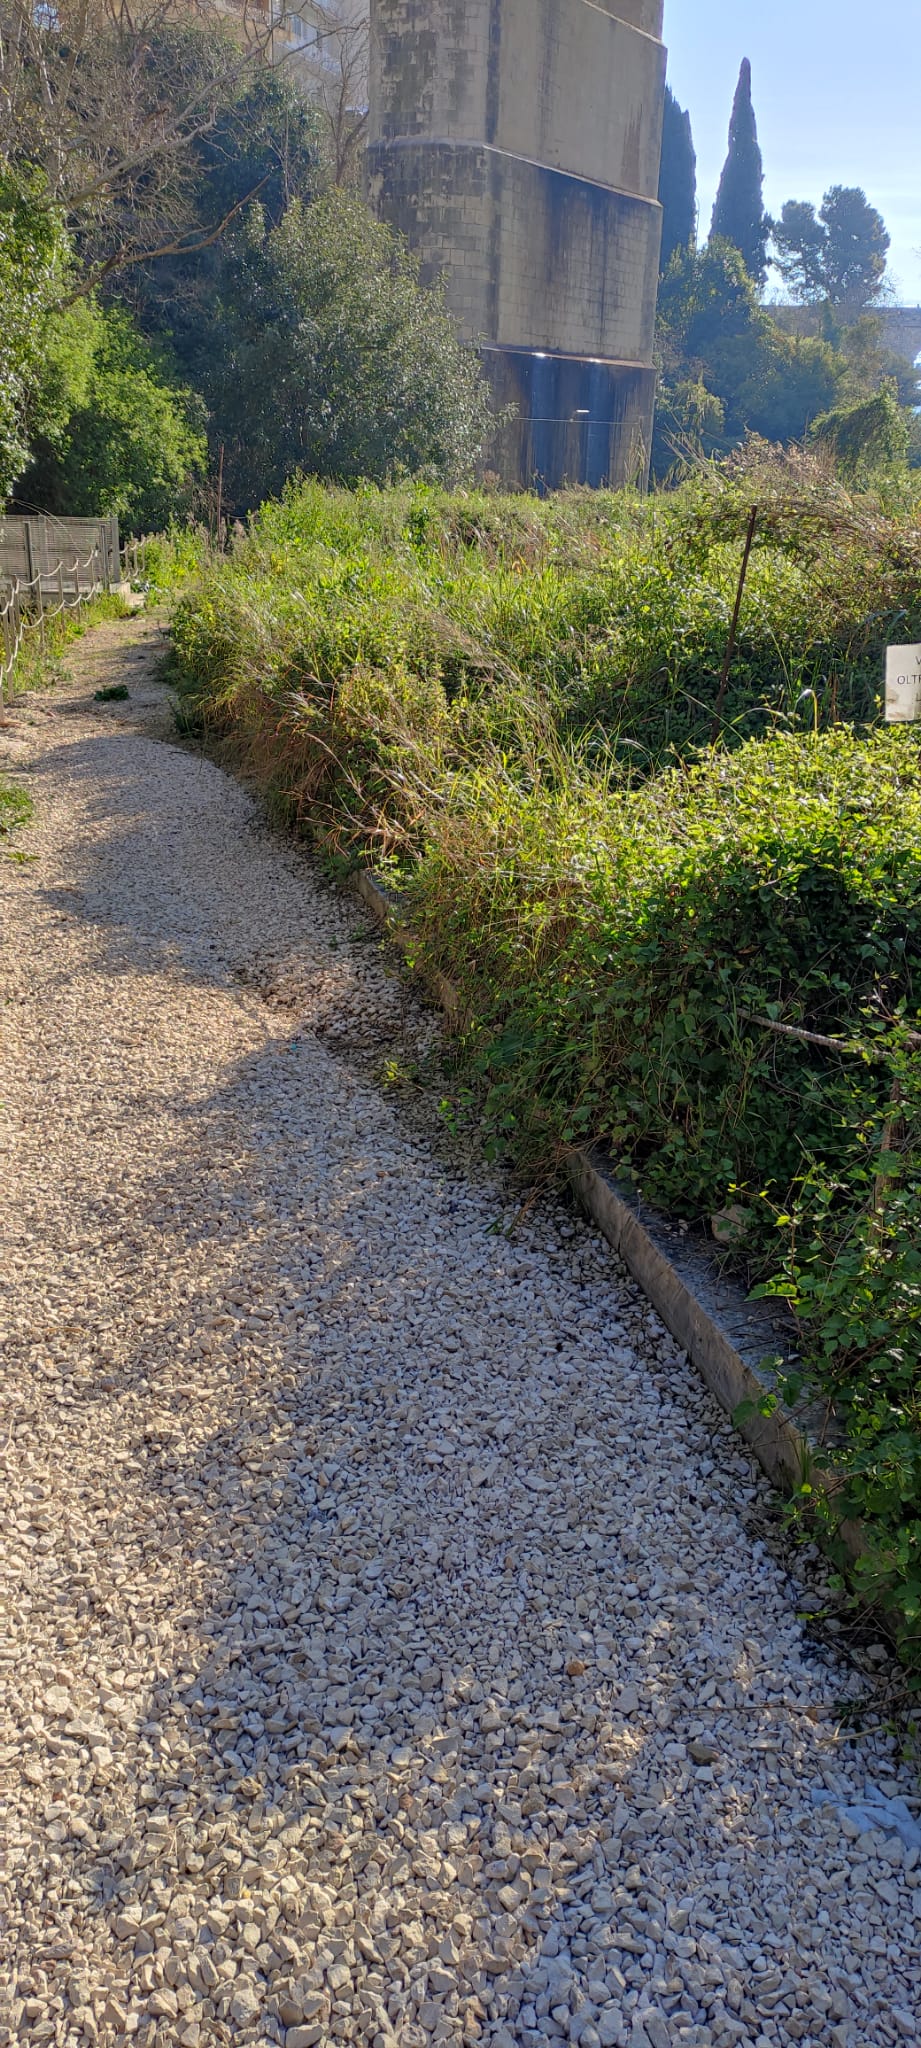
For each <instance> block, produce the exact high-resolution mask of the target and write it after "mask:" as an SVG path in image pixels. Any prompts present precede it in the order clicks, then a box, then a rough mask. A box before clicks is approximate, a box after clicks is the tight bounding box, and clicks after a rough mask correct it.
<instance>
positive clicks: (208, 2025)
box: [0, 621, 921, 2048]
mask: <svg viewBox="0 0 921 2048" xmlns="http://www.w3.org/2000/svg"><path fill="white" fill-rule="evenodd" d="M156 647H157V636H156V631H155V629H154V628H153V627H152V625H151V623H150V622H149V621H140V622H134V623H131V624H125V625H117V626H109V627H106V628H104V629H101V630H100V632H98V633H97V634H96V635H95V636H93V638H92V639H90V640H88V641H87V642H86V643H85V644H84V645H83V646H82V647H81V648H80V650H79V651H78V652H77V654H76V655H74V656H72V657H71V666H72V676H71V680H70V682H69V683H68V682H65V684H64V685H63V686H62V687H60V688H58V689H57V691H56V692H55V693H54V694H52V695H46V696H33V697H30V698H28V699H25V700H20V702H19V703H17V704H16V705H15V706H14V708H13V710H12V712H11V713H10V714H9V719H8V723H7V724H5V725H4V727H3V729H2V730H0V749H2V754H0V766H3V767H5V768H6V769H12V770H15V771H18V772H21V773H23V774H24V775H25V778H26V782H27V786H28V787H29V788H30V789H31V790H32V792H33V793H34V796H35V798H36V803H37V817H36V823H35V825H34V827H33V828H32V829H31V830H30V831H28V832H27V833H26V834H24V835H23V837H22V838H21V840H20V841H19V842H18V843H19V845H20V846H21V847H22V848H23V850H25V851H27V852H28V853H29V854H35V855H37V856H38V858H37V859H36V860H34V861H33V860H28V861H26V862H24V863H21V864H15V865H14V864H12V863H10V862H9V861H0V905H2V918H3V1006H2V1013H0V1014H2V1019H3V1076H2V1081H0V1136H2V1142H3V1148H4V1154H5V1161H6V1163H5V1167H4V1172H3V1201H2V1209H0V1237H2V1239H3V1244H4V1250H3V1257H2V1268H0V1284H2V1291H3V1296H4V1311H3V1328H4V1332H5V1336H4V1345H5V1366H4V1377H3V1382H2V1410H3V1412H2V1418H0V1457H2V1477H0V1491H2V1500H3V1515H2V1528H0V1549H2V1572H3V1588H4V1595H5V1605H6V1609H7V1625H6V1635H5V1639H4V1648H3V1652H2V1709H0V1712H2V1722H0V1782H2V1796H3V1803H4V1809H5V1820H4V1835H5V1852H6V1855H5V1867H4V1872H3V1875H2V1877H0V1913H2V1920H0V1949H2V1954H3V1957H4V1959H5V1960H4V1962H3V1964H2V1967H0V1984H2V1990H0V2043H11V2042H28V2043H35V2044H39V2043H45V2042H49V2043H55V2044H61V2048H64V2044H67V2048H70V2044H74V2048H78V2044H84V2043H98V2044H109V2043H121V2042H133V2043H137V2044H144V2048H154V2044H157V2048H160V2044H162V2048H167V2044H169V2048H172V2044H177V2048H212V2044H215V2043H224V2042H229V2043H234V2044H241V2048H242V2044H249V2043H252V2044H254V2048H266V2044H269V2043H285V2044H286V2048H313V2044H315V2043H316V2044H327V2043H333V2042H339V2041H344V2042H360V2043H369V2044H376V2048H392V2044H398V2048H422V2044H424V2043H429V2042H431V2043H446V2044H447V2043H452V2044H453V2043H457V2044H460V2043H471V2044H473V2043H481V2044H484V2048H487V2044H492V2048H519V2044H522V2048H543V2044H544V2043H546V2042H564V2043H565V2042H575V2043H579V2044H581V2048H678V2044H681V2048H729V2044H733V2043H745V2044H752V2048H785V2044H787V2043H794V2042H795V2043H798V2044H800V2048H810V2044H813V2048H877V2044H879V2048H883V2044H888V2043H892V2042H897V2041H898V2042H901V2041H909V2042H910V2041H912V2040H914V2039H917V2038H918V2034H919V2019H918V2015H919V2012H921V1964H919V1933H921V1883H919V1880H921V1869H919V1866H918V1856H917V1851H916V1850H909V1849H905V1847H904V1846H903V1844H902V1843H901V1842H900V1841H899V1839H898V1837H890V1836H887V1835H885V1834H883V1833H881V1832H878V1831H870V1832H869V1833H867V1834H860V1835H855V1834H854V1831H853V1829H851V1830H850V1832H849V1831H848V1826H847V1822H846V1819H842V1816H841V1813H840V1811H839V1807H840V1804H841V1803H842V1802H843V1804H844V1805H847V1804H848V1803H858V1802H859V1798H860V1796H861V1795H862V1793H863V1788H864V1784H865V1781H866V1779H867V1777H868V1776H869V1777H871V1778H872V1779H873V1781H874V1782H875V1783H877V1784H879V1783H881V1784H882V1785H883V1786H884V1787H886V1788H889V1789H890V1790H891V1791H892V1792H893V1793H895V1792H901V1793H902V1794H903V1795H904V1796H905V1797H906V1798H907V1800H908V1802H909V1805H910V1807H911V1810H912V1812H913V1813H915V1814H916V1813H917V1811H918V1804H917V1798H916V1793H917V1784H916V1781H915V1776H914V1773H913V1772H912V1771H911V1769H910V1768H908V1767H907V1766H904V1765H903V1764H902V1763H901V1761H900V1757H899V1753H898V1751H897V1749H896V1747H895V1745H894V1743H893V1741H892V1739H891V1738H890V1737H889V1736H888V1735H886V1734H884V1733H882V1732H874V1733H872V1734H871V1735H869V1736H867V1737H866V1738H865V1739H864V1740H863V1742H862V1743H859V1744H857V1745H855V1744H854V1743H853V1742H850V1741H848V1740H846V1739H845V1738H844V1737H842V1735H841V1732H840V1728H839V1719H838V1716H839V1708H840V1703H841V1701H842V1698H844V1697H845V1696H847V1695H848V1694H849V1693H851V1692H853V1691H854V1689H855V1685H856V1684H857V1682H858V1681H857V1679H856V1678H855V1675H854V1674H853V1673H852V1672H851V1671H850V1670H849V1669H848V1667H847V1665H846V1664H844V1663H840V1662H838V1661H836V1659H835V1657H834V1656H833V1655H832V1653H831V1652H830V1651H828V1650H825V1649H823V1648H822V1647H821V1646H820V1645H818V1644H817V1643H816V1642H814V1641H812V1640H810V1637H809V1636H808V1634H807V1633H806V1632H805V1631H804V1627H803V1625H802V1624H801V1621H800V1619H799V1618H798V1612H797V1600H798V1590H797V1585H796V1583H795V1581H794V1579H793V1577H792V1576H791V1574H792V1572H793V1570H794V1568H795V1556H794V1554H793V1553H792V1552H791V1556H790V1560H789V1561H788V1565H787V1567H786V1568H785V1566H784V1563H783V1556H782V1554H781V1555H778V1554H775V1551H774V1550H773V1549H769V1548H767V1547H766V1546H765V1544H764V1542H762V1541H761V1540H760V1539H759V1537H758V1535H757V1533H756V1532H757V1529H758V1526H759V1522H758V1517H759V1515H760V1516H761V1518H762V1521H763V1518H764V1514H765V1508H766V1503H767V1491H766V1488H765V1487H764V1485H763V1482H762V1481H761V1479H760V1478H759V1477H758V1476H757V1475H756V1474H755V1473H753V1471H752V1469H751V1465H750V1462H749V1459H748V1457H747V1456H746V1453H745V1451H744V1448H743V1447H742V1446H741V1445H740V1443H739V1442H738V1440H737V1439H736V1438H735V1437H734V1436H733V1434H732V1432H731V1430H730V1428H729V1426H728V1425H727V1423H726V1422H725V1421H724V1419H723V1418H722V1417H721V1416H720V1415H719V1414H718V1413H717V1411H716V1410H715V1408H714V1407H713V1406H712V1404H711V1403H710V1401H709V1399H708V1397H707V1396H706V1395H705V1394H704V1392H703V1391H702V1389H701V1386H700V1384H699V1382H698V1380H697V1378H696V1377H695V1375H694V1373H693V1371H692V1369H691V1368H690V1367H689V1366H688V1364H687V1361H686V1360H685V1359H684V1357H683V1356H682V1355H681V1353H680V1352H679V1351H678V1349H677V1347H676V1345H675V1344H674V1342H673V1341H672V1339H671V1338H670V1337H669V1336H668V1335H667V1333H666V1332H665V1330H664V1328H663V1327H662V1325H661V1323H660V1322H659V1321H658V1320H657V1318H656V1316H655V1315H654V1314H653V1313H652V1312H651V1310H650V1309H649V1307H648V1306H647V1305H646V1304H645V1303H644V1301H643V1300H642V1298H641V1297H640V1296H639V1294H638V1292H637V1290H636V1289H635V1287H634V1286H633V1285H632V1283H631V1282H630V1281H629V1280H628V1279H627V1278H626V1277H625V1275H624V1273H623V1271H622V1269H621V1268H620V1267H619V1266H618V1264H617V1262H616V1261H615V1260H614V1258H613V1256H612V1255H611V1253H610V1251H609V1250H608V1248H607V1247H606V1246H605V1245H604V1244H603V1243H602V1242H601V1241H600V1240H599V1239H598V1238H597V1237H596V1236H594V1235H593V1234H592V1232H591V1231H590V1230H589V1229H588V1227H587V1226H585V1225H584V1224H582V1223H581V1222H579V1221H576V1220H575V1219H574V1218H573V1216H572V1215H571V1214H570V1212H569V1211H568V1210H567V1209H566V1207H565V1206H564V1205H563V1204H562V1203H559V1204H558V1203H557V1202H556V1201H555V1200H545V1201H542V1202H541V1203H540V1204H539V1205H538V1206H536V1207H535V1208H533V1209H532V1210H530V1211H529V1212H528V1214H527V1215H526V1216H525V1218H524V1219H523V1220H521V1221H519V1224H518V1227H517V1230H516V1231H515V1232H514V1233H513V1234H511V1235H509V1234H508V1233H507V1232H504V1231H503V1230H502V1228H501V1227H500V1228H497V1223H498V1224H499V1225H500V1226H501V1224H502V1222H503V1220H505V1219H507V1218H509V1217H510V1216H511V1215H512V1214H513V1212H514V1209H515V1206H516V1203H515V1197H514V1195H513V1194H512V1192H511V1191H510V1190H509V1189H508V1188H507V1187H506V1186H505V1184H504V1183H503V1182H502V1181H501V1179H500V1178H499V1177H497V1176H495V1175H489V1174H487V1173H486V1172H485V1170H483V1171H482V1172H481V1173H479V1174H477V1173H475V1172H474V1173H470V1172H467V1171H466V1170H465V1169H462V1168H461V1167H460V1166H459V1165H458V1164H457V1162H456V1161H454V1163H453V1164H452V1160H451V1156H450V1155H449V1154H446V1152H445V1149H444V1147H442V1149H441V1150H440V1151H439V1148H438V1146H437V1145H436V1144H435V1142H434V1140H433V1141H432V1143H429V1142H428V1141H427V1140H426V1138H425V1135H424V1133H420V1131H419V1130H418V1129H415V1128H413V1127H412V1126H411V1123H408V1122H407V1119H406V1117H405V1116H404V1114H403V1112H402V1109H401V1107H400V1106H399V1104H395V1103H394V1102H393V1101H392V1100H391V1099H390V1098H389V1097H388V1096H387V1095H386V1094H385V1093H384V1092H382V1090H381V1089H380V1088H378V1087H376V1086H375V1085H374V1082H373V1080H372V1078H371V1077H370V1075H369V1074H368V1073H367V1072H366V1071H365V1070H364V1069H363V1068H362V1066H361V1063H360V1060H358V1062H357V1064H356V1057H357V1056H356V1057H353V1053H354V1052H355V1047H356V1046H358V1047H359V1048H360V1047H361V1045H362V1044H364V1043H365V1042H366V1041H367V1040H368V1038H369V1035H370V1039H371V1040H373V1039H374V1036H375V1031H376V1033H377V1038H378V1041H380V1042H383V1043H387V1042H388V1036H390V1037H392V1036H393V1035H394V1034H396V1035H397V1036H398V1035H399V1032H400V1030H401V1029H402V1028H403V1026H402V1022H401V1020H405V1013H406V1007H407V1001H409V1004H410V1007H411V1008H413V1009H417V1010H418V1020H417V1021H418V1030H419V1032H420V1033H421V1034H422V1036H423V1037H424V1035H425V1032H426V1030H432V1029H435V1028H436V1027H435V1026H434V1024H433V1023H432V1022H431V1020H430V1019H428V1018H427V1014H426V1013H425V1012H424V1011H423V1010H422V1009H421V1008H420V1007H419V1006H418V1005H415V1002H414V999H413V998H407V996H406V993H405V990H404V989H402V988H401V986H400V984H399V981H398V979H397V978H396V977H395V976H394V974H393V971H392V969H391V966H390V963H389V961H388V958H387V955H386V953H385V952H384V951H383V950H382V949H381V948H380V947H377V946H372V945H369V944H367V943H366V942H363V941H366V938H367V927H366V923H363V914H362V913H361V912H360V911H358V910H357V909H356V907H355V906H354V905H353V904H352V903H351V902H350V901H348V900H346V899H343V898H341V897H336V896H335V895H334V894H333V893H331V892H330V890H329V889H328V888H327V887H326V886H325V884H324V883H323V881H322V880H321V878H320V877H319V875H318V873H317V870H316V867H315V865H314V864H313V863H312V862H311V859H310V858H309V856H307V855H306V854H305V853H303V852H302V851H300V850H298V849H297V848H295V847H293V846H290V845H287V844H285V843H283V842H281V841H279V840H278V839H277V838H275V837H273V836H272V835H271V834H270V832H269V831H268V830H267V828H266V826H265V825H264V823H263V820H262V817H261V813H260V811H259V809H258V807H257V805H256V803H255V802H254V801H253V799H252V798H251V797H250V796H249V795H248V794H247V793H246V792H245V791H244V790H243V789H242V788H241V787H240V786H239V785H237V784H236V783H235V782H233V781H232V780H230V779H228V778H227V777H226V776H225V775H224V774H223V773H222V772H221V771H220V770H219V768H218V767H217V766H215V765H214V764H213V763H212V762H210V761H208V760H202V759H199V758H198V757H197V756H196V755H195V754H194V753H193V752H191V751H186V750H183V749H180V748H179V747H177V746H175V745H173V744H171V743H170V730H171V728H170V721H169V717H168V713H167V710H166V700H165V692H164V691H163V689H162V688H161V687H160V685H159V684H158V683H157V681H156V679H155V673H154V657H155V654H156ZM121 677H125V678H126V679H127V680H128V681H129V684H130V688H131V699H130V701H129V702H128V703H127V704H120V705H114V704H113V705H112V706H111V707H110V706H106V707H104V708H103V707H101V706H99V705H96V704H93V703H92V702H91V697H92V691H93V688H94V687H97V686H98V685H99V683H100V682H106V681H112V680H118V679H119V678H121ZM272 991H274V994H273V993H272ZM279 991H281V995H279ZM285 991H287V994H285ZM375 1020H376V1021H375ZM823 1784H824V1785H826V1786H827V1787H828V1789H829V1793H830V1795H833V1796H834V1798H835V1800H836V1801H838V1807H836V1806H834V1805H832V1804H829V1805H827V1806H820V1807H817V1806H816V1804H815V1800H814V1796H813V1795H814V1792H815V1788H816V1786H817V1785H818V1786H821V1785H823Z"/></svg>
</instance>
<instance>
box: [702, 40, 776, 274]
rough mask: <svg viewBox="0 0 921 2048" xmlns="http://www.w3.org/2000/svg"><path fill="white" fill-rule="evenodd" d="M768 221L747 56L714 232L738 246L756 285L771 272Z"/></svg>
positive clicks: (716, 236)
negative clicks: (769, 268) (768, 268)
mask: <svg viewBox="0 0 921 2048" xmlns="http://www.w3.org/2000/svg"><path fill="white" fill-rule="evenodd" d="M768 227H769V222H768V219H767V215H766V214H765V211H764V166H763V164H762V161H761V151H760V149H759V147H758V129H757V124H756V122H755V110H754V107H753V106H752V68H751V65H750V63H749V61H748V58H747V57H744V58H743V60H742V68H741V70H740V72H739V83H738V85H737V86H736V94H735V99H734V101H733V104H732V118H731V120H730V123H729V152H728V155H727V157H726V162H725V164H724V165H723V173H722V177H721V178H720V182H719V188H718V190H717V194H716V204H715V206H714V208H713V219H712V221H711V224H710V233H711V235H712V236H713V237H714V238H716V239H717V240H720V241H724V242H731V243H732V245H733V248H735V249H738V250H739V253H740V255H741V256H742V258H743V261H744V263H745V267H746V269H747V271H748V273H749V275H750V276H751V277H753V278H754V280H755V283H756V284H757V285H763V283H764V280H765V278H766V276H767V238H768Z"/></svg>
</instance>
